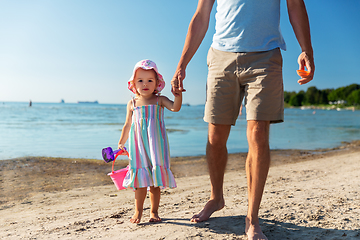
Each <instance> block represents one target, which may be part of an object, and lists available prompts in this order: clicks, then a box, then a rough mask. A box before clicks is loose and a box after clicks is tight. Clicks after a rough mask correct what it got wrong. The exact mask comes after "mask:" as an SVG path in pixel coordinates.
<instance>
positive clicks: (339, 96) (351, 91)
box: [284, 84, 360, 107]
mask: <svg viewBox="0 0 360 240" xmlns="http://www.w3.org/2000/svg"><path fill="white" fill-rule="evenodd" d="M284 101H285V103H287V104H288V105H290V106H294V107H300V106H307V105H328V104H336V105H341V106H360V85H359V84H351V85H349V86H346V87H340V88H337V89H324V90H320V89H317V88H316V87H309V88H308V89H307V90H306V92H305V91H300V92H298V93H296V92H287V91H285V92H284Z"/></svg>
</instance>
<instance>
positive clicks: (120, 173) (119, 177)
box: [108, 166, 129, 190]
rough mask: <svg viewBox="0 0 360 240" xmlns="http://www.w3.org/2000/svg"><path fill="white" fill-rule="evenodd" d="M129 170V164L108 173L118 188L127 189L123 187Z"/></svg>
mask: <svg viewBox="0 0 360 240" xmlns="http://www.w3.org/2000/svg"><path fill="white" fill-rule="evenodd" d="M128 171H129V166H127V167H126V168H122V169H119V170H117V171H115V172H114V171H112V172H111V173H108V175H109V176H110V178H111V180H113V182H114V184H115V186H116V188H117V189H118V190H123V189H126V188H125V187H123V182H124V179H125V176H126V173H127V172H128Z"/></svg>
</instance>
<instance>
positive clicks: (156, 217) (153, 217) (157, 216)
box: [149, 212, 162, 222]
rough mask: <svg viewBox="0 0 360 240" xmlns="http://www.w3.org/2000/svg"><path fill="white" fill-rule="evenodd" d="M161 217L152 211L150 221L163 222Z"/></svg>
mask: <svg viewBox="0 0 360 240" xmlns="http://www.w3.org/2000/svg"><path fill="white" fill-rule="evenodd" d="M161 221H162V220H161V218H160V217H159V215H158V213H157V212H154V213H153V212H152V213H150V220H149V222H161Z"/></svg>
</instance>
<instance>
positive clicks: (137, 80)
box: [134, 68, 157, 96]
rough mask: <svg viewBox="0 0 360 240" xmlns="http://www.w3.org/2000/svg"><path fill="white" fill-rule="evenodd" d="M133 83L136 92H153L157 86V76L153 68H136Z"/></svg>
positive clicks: (141, 93) (144, 93)
mask: <svg viewBox="0 0 360 240" xmlns="http://www.w3.org/2000/svg"><path fill="white" fill-rule="evenodd" d="M134 84H135V88H136V91H137V93H138V94H139V95H140V96H141V95H142V96H146V95H150V94H153V93H154V91H155V89H156V86H157V77H156V73H155V71H154V70H152V69H150V70H145V69H142V68H139V69H138V70H136V73H135V77H134Z"/></svg>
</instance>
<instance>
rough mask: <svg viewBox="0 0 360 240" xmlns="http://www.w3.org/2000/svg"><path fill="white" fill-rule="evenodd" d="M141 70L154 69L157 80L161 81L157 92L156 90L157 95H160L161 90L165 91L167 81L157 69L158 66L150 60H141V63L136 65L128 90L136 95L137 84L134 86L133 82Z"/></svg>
mask: <svg viewBox="0 0 360 240" xmlns="http://www.w3.org/2000/svg"><path fill="white" fill-rule="evenodd" d="M139 68H142V69H144V70H150V69H154V71H155V72H156V74H157V78H158V80H159V81H158V85H157V87H156V89H155V90H156V92H157V93H159V92H160V91H161V90H163V89H164V87H165V81H164V79H163V76H162V75H161V74H160V73H159V71H158V69H157V67H156V64H155V63H154V62H153V61H151V60H149V59H145V60H141V61H140V62H138V63H136V64H135V67H134V70H133V74H132V76H131V78H130V79H129V81H128V88H129V90H130V91H132V92H133V93H135V94H136V89H135V84H134V82H133V80H134V77H135V72H136V70H138V69H139Z"/></svg>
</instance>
